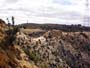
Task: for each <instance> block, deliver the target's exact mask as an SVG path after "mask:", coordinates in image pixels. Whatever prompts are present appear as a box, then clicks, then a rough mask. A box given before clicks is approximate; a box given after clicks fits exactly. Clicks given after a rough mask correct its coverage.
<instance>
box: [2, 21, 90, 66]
mask: <svg viewBox="0 0 90 68" xmlns="http://www.w3.org/2000/svg"><path fill="white" fill-rule="evenodd" d="M1 22H3V23H1ZM0 24H1V25H2V24H3V25H4V26H1V28H0V29H1V30H0V68H89V67H90V32H89V31H88V32H87V31H75V32H74V31H72V32H71V31H68V32H67V31H62V30H56V29H52V30H49V29H47V30H45V29H44V30H43V29H41V28H34V29H33V28H32V29H31V28H28V29H27V28H25V29H23V28H18V27H17V26H10V27H9V26H8V27H7V25H5V22H4V21H0ZM6 28H7V29H6Z"/></svg>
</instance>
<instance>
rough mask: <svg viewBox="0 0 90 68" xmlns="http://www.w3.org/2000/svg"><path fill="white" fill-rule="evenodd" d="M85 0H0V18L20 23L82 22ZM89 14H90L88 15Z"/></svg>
mask: <svg viewBox="0 0 90 68" xmlns="http://www.w3.org/2000/svg"><path fill="white" fill-rule="evenodd" d="M85 3H86V0H0V18H2V19H4V20H6V18H7V17H8V18H9V20H10V18H11V16H14V17H15V21H16V24H20V23H27V22H31V23H55V24H56V23H57V24H84V23H83V17H84V16H85V9H86V7H85ZM89 16H90V15H89Z"/></svg>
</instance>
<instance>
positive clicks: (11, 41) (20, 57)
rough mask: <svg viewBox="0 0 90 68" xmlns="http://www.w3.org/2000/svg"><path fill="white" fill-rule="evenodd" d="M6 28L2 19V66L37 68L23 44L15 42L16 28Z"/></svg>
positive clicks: (8, 67) (0, 32)
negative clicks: (22, 46)
mask: <svg viewBox="0 0 90 68" xmlns="http://www.w3.org/2000/svg"><path fill="white" fill-rule="evenodd" d="M5 28H6V24H5V22H4V21H3V20H1V19H0V68H37V67H36V66H35V65H34V64H32V63H31V62H30V60H29V58H28V56H27V55H26V53H25V52H24V51H23V50H22V49H21V46H18V45H16V44H15V39H16V38H15V35H16V33H17V32H16V30H15V28H13V29H7V30H6V29H5Z"/></svg>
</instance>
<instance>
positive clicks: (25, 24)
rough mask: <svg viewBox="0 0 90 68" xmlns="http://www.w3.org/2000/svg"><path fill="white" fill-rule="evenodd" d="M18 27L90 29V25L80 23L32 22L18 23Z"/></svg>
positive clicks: (66, 29) (67, 29) (64, 29)
mask: <svg viewBox="0 0 90 68" xmlns="http://www.w3.org/2000/svg"><path fill="white" fill-rule="evenodd" d="M18 26H19V27H23V28H29V29H30V28H31V29H32V28H40V29H44V30H52V29H56V30H62V31H72V32H75V31H90V27H86V26H82V25H81V24H78V25H64V24H34V23H24V24H20V25H18Z"/></svg>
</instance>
